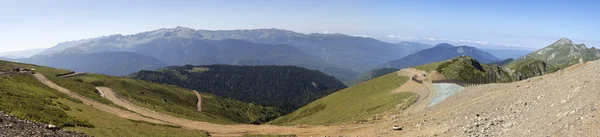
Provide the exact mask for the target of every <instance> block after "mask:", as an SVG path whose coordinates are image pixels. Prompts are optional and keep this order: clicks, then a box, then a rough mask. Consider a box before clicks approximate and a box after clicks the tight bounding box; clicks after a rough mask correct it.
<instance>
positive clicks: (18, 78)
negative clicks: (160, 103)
mask: <svg viewBox="0 0 600 137" xmlns="http://www.w3.org/2000/svg"><path fill="white" fill-rule="evenodd" d="M15 65H18V66H21V67H26V68H36V70H38V72H39V71H41V72H43V73H44V74H46V75H48V76H52V75H56V74H60V73H65V72H68V71H66V70H60V69H53V68H47V67H39V66H34V65H29V64H20V63H13V62H6V61H1V60H0V72H1V73H0V111H4V112H5V113H6V114H9V115H12V116H17V117H19V118H21V119H27V120H30V121H38V122H43V123H50V124H54V125H58V126H61V127H64V128H66V129H68V130H75V131H81V132H84V133H86V134H89V135H93V136H189V137H192V136H194V137H197V136H208V135H207V134H206V132H203V131H197V130H187V129H182V128H179V127H170V126H164V125H156V124H150V123H145V122H139V121H131V120H128V119H124V118H121V117H118V116H116V115H113V114H109V113H106V112H103V111H100V110H98V109H95V108H93V107H91V106H88V105H85V104H82V103H81V101H79V100H76V99H72V98H70V97H68V96H67V95H65V94H62V93H60V92H58V91H56V90H54V89H51V88H49V87H47V86H46V85H44V84H42V83H40V82H39V81H37V80H36V79H35V78H34V77H33V76H31V75H30V74H28V73H12V72H5V71H6V70H10V69H11V68H12V67H13V66H15Z"/></svg>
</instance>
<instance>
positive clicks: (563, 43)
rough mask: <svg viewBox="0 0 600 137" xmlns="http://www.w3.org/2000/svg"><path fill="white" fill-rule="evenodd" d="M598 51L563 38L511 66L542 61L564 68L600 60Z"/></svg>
mask: <svg viewBox="0 0 600 137" xmlns="http://www.w3.org/2000/svg"><path fill="white" fill-rule="evenodd" d="M598 53H600V52H599V51H598V50H596V49H595V48H587V47H586V46H585V44H574V43H573V41H571V40H569V39H567V38H562V39H560V40H558V41H556V42H554V43H553V44H551V45H549V46H547V47H545V48H542V49H540V50H537V51H534V52H532V53H529V54H527V55H525V56H523V57H521V58H519V59H517V60H515V61H513V62H511V63H510V64H509V65H513V64H515V63H518V62H524V61H527V60H541V61H544V62H546V63H548V64H552V65H554V66H557V67H558V68H564V67H567V66H571V65H573V64H577V63H581V62H587V61H592V60H597V59H600V56H599V54H598Z"/></svg>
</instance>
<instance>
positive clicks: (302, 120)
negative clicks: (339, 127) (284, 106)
mask: <svg viewBox="0 0 600 137" xmlns="http://www.w3.org/2000/svg"><path fill="white" fill-rule="evenodd" d="M408 79H409V78H408V77H403V76H398V74H396V73H389V74H387V75H384V76H381V77H378V78H375V79H372V80H369V81H367V82H364V83H361V84H358V85H355V86H352V87H349V88H346V89H343V90H340V91H337V92H335V93H333V94H331V95H328V96H325V97H323V98H320V99H318V100H316V101H314V102H311V103H310V104H308V105H306V106H303V107H302V108H300V109H298V110H296V111H294V112H292V113H290V114H288V115H285V116H283V117H281V118H278V119H276V120H274V121H272V122H270V123H271V124H278V125H297V124H309V125H323V124H341V123H356V122H361V121H365V120H367V119H369V118H372V116H374V115H376V114H379V113H382V112H384V111H388V110H391V109H393V108H395V107H396V108H400V109H401V108H405V107H408V106H410V105H411V104H412V103H413V102H414V101H415V99H416V95H415V94H413V93H407V92H404V93H396V94H394V93H392V92H391V91H392V90H393V89H395V88H398V87H400V86H401V85H402V84H404V83H405V82H406V81H407V80H408Z"/></svg>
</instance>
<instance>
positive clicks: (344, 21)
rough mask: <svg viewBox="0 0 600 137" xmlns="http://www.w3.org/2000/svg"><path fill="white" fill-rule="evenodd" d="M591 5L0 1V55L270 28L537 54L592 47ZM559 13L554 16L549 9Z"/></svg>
mask: <svg viewBox="0 0 600 137" xmlns="http://www.w3.org/2000/svg"><path fill="white" fill-rule="evenodd" d="M598 4H600V3H599V2H596V1H472V0H461V1H441V0H435V1H377V3H373V2H371V1H351V2H349V1H336V0H331V1H266V0H265V1H216V0H206V1H138V0H134V1H126V2H123V1H112V2H100V1H98V2H95V1H74V0H60V1H0V18H3V20H4V22H0V28H1V29H0V32H2V33H0V47H1V48H0V52H8V51H18V50H25V49H37V48H49V47H52V46H54V45H56V44H57V43H60V42H65V41H72V40H80V39H87V38H95V37H100V36H107V35H113V34H123V35H129V34H136V33H140V32H145V31H152V30H156V29H160V28H174V27H176V26H182V27H189V28H193V29H205V30H233V29H259V28H277V29H285V30H290V31H295V32H300V33H304V34H308V33H342V34H347V35H353V36H361V37H362V36H364V37H371V38H375V39H378V40H382V41H386V42H401V41H412V42H420V43H425V44H435V43H451V44H455V45H468V46H476V47H489V48H495V49H525V50H534V49H539V48H542V47H544V46H547V45H549V44H552V43H553V42H554V41H556V40H558V39H559V38H562V37H566V38H569V39H571V40H573V41H574V42H575V43H584V44H586V45H587V46H588V47H592V46H595V47H597V46H598V45H600V38H599V37H597V36H596V35H597V34H596V33H597V32H600V30H599V28H598V27H595V26H597V25H595V24H594V23H595V22H599V21H600V15H598V14H596V13H598V11H597V10H596V9H594V5H598ZM557 9H560V10H557Z"/></svg>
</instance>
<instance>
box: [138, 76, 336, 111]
mask: <svg viewBox="0 0 600 137" xmlns="http://www.w3.org/2000/svg"><path fill="white" fill-rule="evenodd" d="M131 77H132V78H135V79H140V80H146V81H152V82H159V83H165V84H172V85H177V86H181V87H185V88H190V89H194V90H197V91H201V92H206V93H211V94H215V95H219V96H222V97H227V98H231V99H236V100H241V101H244V102H252V103H255V104H258V105H265V106H272V107H276V108H279V110H280V111H281V112H283V113H289V112H292V111H294V110H296V109H298V108H300V107H302V106H304V105H306V104H308V103H310V102H312V101H314V100H317V99H319V98H321V97H323V96H327V95H329V94H331V93H333V92H335V91H337V90H340V89H343V88H346V86H345V85H344V84H343V83H342V82H340V81H339V80H337V79H335V78H334V77H332V76H328V75H326V74H324V73H322V72H319V71H315V70H308V69H304V68H300V67H294V66H230V65H204V66H192V65H186V66H172V67H167V68H163V69H159V70H157V71H140V72H137V73H135V74H132V75H131Z"/></svg>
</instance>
